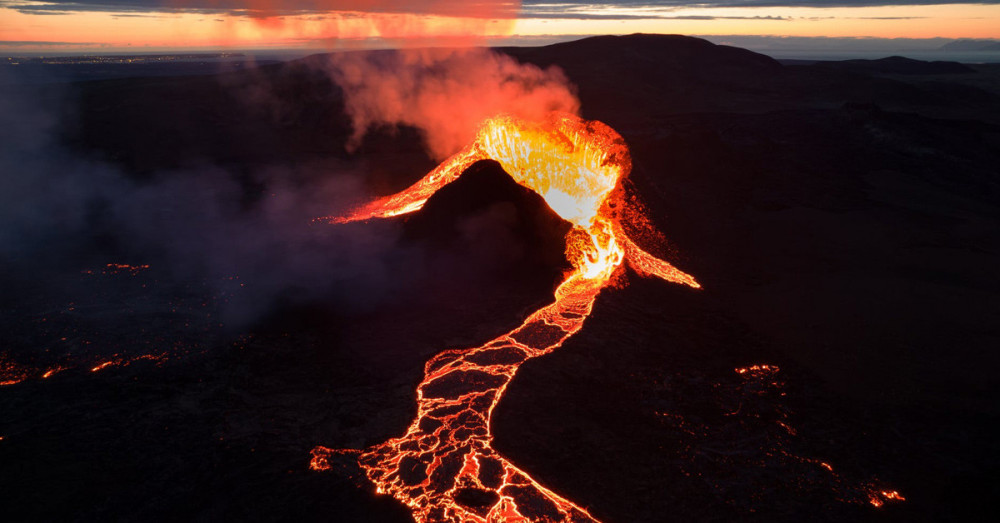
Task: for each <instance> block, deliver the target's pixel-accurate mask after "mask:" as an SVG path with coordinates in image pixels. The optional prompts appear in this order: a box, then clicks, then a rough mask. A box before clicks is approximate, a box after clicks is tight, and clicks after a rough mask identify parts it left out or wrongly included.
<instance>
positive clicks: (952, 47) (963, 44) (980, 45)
mask: <svg viewBox="0 0 1000 523" xmlns="http://www.w3.org/2000/svg"><path fill="white" fill-rule="evenodd" d="M940 49H941V50H942V51H953V52H954V51H959V52H961V51H1000V40H967V39H963V40H955V41H954V42H950V43H947V44H944V45H942V46H941V48H940Z"/></svg>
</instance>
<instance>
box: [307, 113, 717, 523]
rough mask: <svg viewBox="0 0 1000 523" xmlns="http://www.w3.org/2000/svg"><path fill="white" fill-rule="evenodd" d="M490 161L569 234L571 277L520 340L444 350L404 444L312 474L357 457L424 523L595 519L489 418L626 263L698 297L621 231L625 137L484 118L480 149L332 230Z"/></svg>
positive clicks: (555, 117) (322, 456) (555, 121)
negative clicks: (514, 451)
mask: <svg viewBox="0 0 1000 523" xmlns="http://www.w3.org/2000/svg"><path fill="white" fill-rule="evenodd" d="M488 159H489V160H495V161H497V162H498V163H499V164H500V165H501V167H502V168H503V169H504V171H506V172H507V173H508V174H510V176H511V177H512V178H513V179H514V180H515V181H516V182H517V183H519V184H521V185H523V186H524V187H527V188H529V189H531V190H533V191H535V192H537V193H538V194H539V195H541V196H542V197H543V198H544V199H545V202H546V203H547V204H548V205H549V207H551V208H552V210H553V211H555V212H556V213H557V214H558V215H559V216H560V217H562V218H563V219H565V220H566V221H568V222H570V223H571V224H572V228H571V230H570V231H569V233H568V234H567V238H566V257H567V259H568V260H569V262H570V264H571V266H572V269H571V270H570V271H569V272H568V273H567V274H566V277H565V279H564V280H563V282H562V283H561V284H560V285H559V286H558V287H557V288H556V290H555V301H554V302H553V303H551V304H550V305H547V306H545V307H543V308H541V309H539V310H538V311H535V312H534V313H533V314H531V315H530V316H528V318H527V319H525V320H524V322H523V323H522V324H521V325H520V326H519V327H517V328H515V329H514V330H512V331H510V332H508V333H506V334H504V335H502V336H500V337H498V338H496V339H493V340H491V341H489V342H487V343H486V344H484V345H481V346H479V347H475V348H470V349H463V350H448V351H444V352H442V353H440V354H438V355H436V356H434V357H433V358H431V360H430V361H428V362H427V364H426V365H425V367H424V379H423V381H421V382H420V385H419V386H418V388H417V402H418V406H417V417H416V419H415V420H414V421H413V423H411V424H410V426H409V428H408V429H407V431H406V434H404V435H402V436H400V437H398V438H394V439H391V440H389V441H387V442H385V443H382V444H379V445H376V446H373V447H370V448H368V449H365V450H362V451H343V450H334V449H328V448H325V447H316V448H315V449H313V451H312V454H313V459H312V462H311V467H312V468H313V469H316V470H325V469H328V468H330V459H331V457H332V456H333V455H337V454H344V453H350V452H357V453H358V463H359V464H360V466H361V468H362V469H363V470H364V471H365V474H366V475H367V477H368V479H369V480H371V481H372V482H373V483H374V484H375V485H376V488H377V491H378V492H379V493H388V494H390V495H392V496H393V497H395V498H396V499H398V500H399V501H401V502H403V503H405V504H406V505H407V506H408V507H409V508H410V510H411V511H412V512H413V516H414V519H416V520H417V521H418V522H439V521H455V522H457V521H474V522H488V521H489V522H493V521H573V522H578V521H595V519H594V518H593V517H592V516H591V515H590V514H589V513H588V512H587V511H586V510H585V509H584V508H582V507H580V506H578V505H575V504H574V503H572V502H570V501H568V500H566V499H564V498H562V497H561V496H559V495H558V494H556V493H555V492H552V491H551V490H549V489H547V488H545V487H544V486H542V485H541V484H539V483H538V482H537V481H535V480H534V479H532V478H531V477H530V476H529V475H528V474H527V473H526V472H524V471H523V470H521V469H519V468H518V467H517V466H515V465H514V464H512V463H510V462H509V461H507V460H506V459H504V458H503V457H502V456H500V455H499V454H498V453H497V452H496V451H495V450H493V448H492V445H491V444H492V440H493V436H492V434H491V433H490V417H491V414H492V412H493V408H494V407H495V406H496V405H497V403H498V402H499V401H500V397H501V396H502V395H503V392H504V390H505V389H506V387H507V385H508V384H509V383H510V380H511V379H512V378H513V377H514V374H515V373H516V372H517V369H518V367H520V365H521V364H522V363H524V362H525V361H527V360H528V359H530V358H534V357H537V356H541V355H544V354H548V353H549V352H551V351H553V350H555V349H557V348H559V347H560V346H561V345H562V344H563V342H565V341H566V340H567V339H568V338H569V337H570V336H572V335H573V334H576V332H577V331H579V330H580V328H581V327H582V326H583V322H584V321H585V320H586V319H587V316H589V315H590V312H591V310H592V308H593V305H594V301H595V300H596V299H597V296H598V294H600V292H601V290H602V289H603V288H605V287H607V286H608V285H609V284H611V283H612V282H613V281H615V280H616V278H615V276H616V274H619V271H620V268H621V266H622V262H624V261H627V262H628V263H629V265H630V266H631V267H632V268H633V269H634V270H635V271H636V272H637V273H639V274H641V275H644V276H657V277H659V278H662V279H664V280H667V281H670V282H674V283H680V284H684V285H688V286H690V287H694V288H700V285H699V284H698V282H697V281H695V279H694V278H693V277H692V276H690V275H688V274H686V273H684V272H682V271H680V270H678V269H677V268H675V267H673V266H672V265H670V264H669V263H667V262H665V261H663V260H660V259H658V258H656V257H654V256H652V255H650V254H649V253H647V252H645V251H644V250H642V249H641V248H640V247H639V246H638V245H636V244H635V243H634V242H633V241H632V240H630V239H629V238H628V237H627V236H626V234H625V230H624V228H623V227H622V225H621V220H622V218H623V217H630V218H638V217H636V216H630V215H629V214H628V213H629V212H632V213H635V212H637V211H635V210H634V209H626V208H625V206H624V200H623V199H622V198H620V197H619V196H617V195H618V194H620V191H615V189H616V188H618V187H619V184H620V182H621V181H622V180H623V179H624V178H625V177H626V176H628V174H629V171H630V170H631V167H632V164H631V158H630V156H629V151H628V147H627V146H626V145H625V141H624V139H623V138H622V137H621V136H620V135H619V134H618V133H617V132H615V131H614V130H613V129H611V128H610V127H608V126H607V125H605V124H603V123H601V122H597V121H585V120H581V119H580V118H578V117H576V116H572V115H569V114H552V115H550V116H549V117H548V119H547V120H546V121H544V122H527V121H523V120H521V119H518V118H515V117H511V116H499V117H495V118H492V119H490V120H487V121H486V122H485V123H484V124H483V125H482V127H481V128H480V130H479V132H478V133H477V135H476V138H475V140H474V141H473V142H472V143H471V144H470V145H468V146H467V147H465V148H464V149H463V150H462V151H460V152H459V153H457V154H455V155H454V156H452V157H451V158H449V159H447V160H446V161H445V162H444V163H442V164H441V165H440V166H438V167H437V168H435V169H434V170H433V171H431V172H430V173H428V174H427V175H426V176H424V178H422V179H421V180H420V181H418V182H417V183H415V184H414V185H413V186H411V187H410V188H408V189H406V190H404V191H402V192H400V193H398V194H395V195H391V196H388V197H385V198H382V199H379V200H377V201H374V202H372V203H369V204H367V205H364V206H362V207H360V208H358V209H355V210H354V211H353V212H351V213H350V214H348V215H346V216H342V217H329V218H327V220H328V221H330V222H331V223H346V222H352V221H359V220H368V219H372V218H389V217H392V216H399V215H402V214H406V213H410V212H413V211H416V210H419V209H420V208H421V207H423V205H424V203H425V202H426V201H427V199H428V198H429V197H430V196H431V195H432V194H434V192H435V191H437V190H438V189H440V188H441V187H443V186H445V185H447V184H448V183H450V182H452V181H454V180H456V179H457V178H458V177H459V176H461V174H462V173H463V172H464V171H465V170H466V169H467V168H468V167H470V166H471V165H472V164H473V163H475V162H477V161H480V160H488Z"/></svg>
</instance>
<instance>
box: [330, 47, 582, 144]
mask: <svg viewBox="0 0 1000 523" xmlns="http://www.w3.org/2000/svg"><path fill="white" fill-rule="evenodd" d="M330 74H331V76H332V77H333V79H334V80H335V81H336V82H337V84H338V85H340V87H341V88H342V89H343V90H344V97H345V109H346V111H347V113H348V115H349V116H350V117H351V120H352V123H353V126H354V135H353V136H352V137H351V142H350V143H349V146H353V147H356V146H357V145H358V144H359V143H360V141H361V139H362V138H363V137H364V135H365V134H366V133H367V132H368V131H370V130H371V129H374V128H377V127H380V126H397V125H406V126H411V127H415V128H417V129H419V130H420V132H421V133H422V134H423V137H424V140H425V142H426V146H427V149H428V151H429V153H430V154H431V155H432V156H433V157H434V158H435V159H437V160H442V159H444V158H447V157H448V156H450V155H452V154H454V153H455V152H457V151H458V150H459V149H461V148H462V147H463V146H465V145H466V144H468V143H469V142H470V141H471V140H472V138H473V137H474V136H475V132H476V130H477V129H478V127H479V125H480V123H481V122H483V120H485V119H487V118H489V117H492V116H496V115H497V114H501V113H507V114H513V115H516V116H519V117H521V118H524V119H527V120H539V119H541V118H543V117H544V116H545V115H546V114H548V113H549V112H551V111H565V112H570V113H576V112H577V111H578V110H579V107H580V102H579V100H578V99H577V98H576V94H575V89H574V88H573V86H572V85H571V84H570V83H569V81H568V80H567V78H566V76H565V75H564V74H563V73H562V71H561V70H560V69H558V68H556V67H549V68H547V69H541V68H539V67H537V66H534V65H531V64H521V63H518V62H517V60H515V59H513V58H511V57H510V56H507V55H505V54H501V53H498V52H495V51H491V50H489V49H484V48H471V49H413V50H401V51H385V52H357V53H342V54H337V55H332V57H331V59H330Z"/></svg>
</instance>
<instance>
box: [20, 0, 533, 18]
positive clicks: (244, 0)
mask: <svg viewBox="0 0 1000 523" xmlns="http://www.w3.org/2000/svg"><path fill="white" fill-rule="evenodd" d="M0 7H5V8H8V9H15V10H17V11H20V12H22V13H29V14H44V13H52V12H94V11H96V12H109V13H133V12H185V13H206V14H207V13H216V14H219V13H227V14H232V15H242V16H255V17H260V16H282V15H298V14H310V13H328V12H357V13H381V14H412V15H436V16H453V17H465V18H513V17H516V15H517V12H518V10H519V8H520V2H519V1H517V0H483V1H476V2H468V1H466V0H430V1H422V2H414V1H409V0H0Z"/></svg>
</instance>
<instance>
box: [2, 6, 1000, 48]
mask: <svg viewBox="0 0 1000 523" xmlns="http://www.w3.org/2000/svg"><path fill="white" fill-rule="evenodd" d="M390 4H391V5H390V7H392V6H394V5H396V6H397V8H398V7H399V6H402V5H404V4H405V2H402V0H400V1H398V2H395V3H392V2H390ZM397 4H398V5H397ZM6 5H8V6H10V5H13V4H9V3H8V4H6ZM178 5H179V6H181V7H183V1H181V2H180V3H178ZM345 5H349V6H354V7H356V10H339V11H323V9H325V8H326V6H329V7H335V6H339V7H340V9H343V6H345ZM371 5H374V2H373V1H372V0H363V1H362V0H352V1H350V2H343V1H335V0H317V2H316V4H315V7H316V10H317V12H316V13H312V14H295V15H289V16H280V15H275V16H267V17H259V16H258V17H250V16H243V15H234V14H211V13H183V12H175V13H152V12H151V13H148V14H142V15H141V16H135V13H131V16H122V14H123V13H106V12H71V13H65V14H59V15H45V16H40V15H34V14H26V13H23V12H19V11H16V10H14V9H12V8H11V7H4V8H0V49H24V50H45V49H74V48H75V49H97V50H100V49H107V50H126V49H133V50H144V49H178V48H180V49H183V48H219V47H257V48H263V47H282V48H295V47H310V48H324V47H325V48H352V47H359V46H362V45H366V44H370V43H371V42H370V41H369V39H377V40H379V41H380V43H381V44H382V45H384V46H400V47H402V46H406V45H418V46H434V45H470V44H481V43H484V40H481V39H490V40H497V39H502V38H504V37H507V36H532V37H539V36H551V37H558V36H559V35H587V34H628V33H636V32H645V33H678V34H689V35H777V36H831V37H880V38H933V37H944V38H1000V5H981V4H959V5H929V6H882V7H864V8H847V7H844V8H816V7H767V8H680V9H673V10H669V9H666V8H663V9H657V8H652V9H648V8H647V9H636V8H633V9H627V8H610V7H606V6H603V7H602V6H596V7H594V8H590V9H583V10H574V11H567V10H561V11H560V10H557V12H556V13H555V14H554V17H550V18H530V16H531V12H530V11H527V12H525V13H522V17H521V18H519V19H513V18H511V15H512V14H513V13H514V12H516V10H517V6H518V5H519V2H468V3H462V2H454V1H445V0H438V1H436V2H431V3H430V4H427V3H423V4H420V5H421V6H422V7H423V10H422V12H382V13H375V12H369V11H366V10H365V9H366V8H367V7H369V6H371ZM384 5H389V4H385V2H382V3H380V4H379V6H384ZM282 6H283V4H282V3H281V0H249V1H248V3H247V7H248V9H251V10H254V12H256V13H258V15H259V14H260V13H270V12H272V11H273V12H281V10H282ZM462 6H466V7H462ZM285 12H288V11H287V10H286V11H285ZM434 13H437V14H434ZM640 14H641V15H643V16H645V17H647V18H629V19H626V18H614V17H615V16H619V17H621V16H635V15H640ZM550 15H551V13H550ZM594 15H600V16H604V17H611V18H606V19H593V18H588V17H593V16H594ZM573 17H575V18H573ZM4 41H7V42H19V44H17V45H16V46H15V45H12V44H6V45H5V44H3V42H4ZM31 42H38V44H31Z"/></svg>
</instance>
